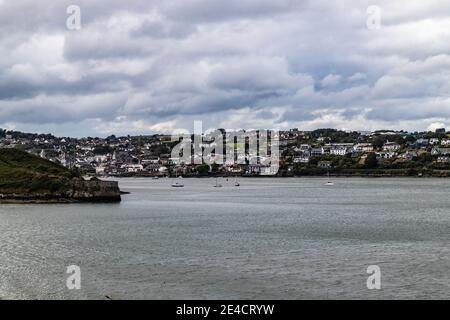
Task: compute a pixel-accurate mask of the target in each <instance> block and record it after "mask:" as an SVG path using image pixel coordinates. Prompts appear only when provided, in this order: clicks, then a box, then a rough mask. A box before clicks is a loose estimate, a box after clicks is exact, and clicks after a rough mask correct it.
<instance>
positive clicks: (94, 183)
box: [70, 179, 121, 202]
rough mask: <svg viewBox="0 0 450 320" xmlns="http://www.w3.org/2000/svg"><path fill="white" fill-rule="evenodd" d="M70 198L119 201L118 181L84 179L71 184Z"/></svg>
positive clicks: (90, 200) (91, 200)
mask: <svg viewBox="0 0 450 320" xmlns="http://www.w3.org/2000/svg"><path fill="white" fill-rule="evenodd" d="M71 192H72V194H71V195H70V198H72V199H75V200H78V201H89V202H94V201H95V202H119V201H121V196H120V189H119V183H118V182H115V181H101V180H98V179H95V180H90V181H87V180H84V181H77V182H75V183H74V184H73V189H72V190H71Z"/></svg>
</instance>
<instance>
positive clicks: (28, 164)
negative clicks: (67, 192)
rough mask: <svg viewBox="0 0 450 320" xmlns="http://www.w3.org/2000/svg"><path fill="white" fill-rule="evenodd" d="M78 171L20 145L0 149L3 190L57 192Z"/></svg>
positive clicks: (74, 176)
mask: <svg viewBox="0 0 450 320" xmlns="http://www.w3.org/2000/svg"><path fill="white" fill-rule="evenodd" d="M73 178H81V176H80V175H79V173H77V172H75V171H72V170H68V169H66V168H64V167H63V166H61V165H59V164H57V163H53V162H51V161H48V160H45V159H42V158H40V157H37V156H34V155H31V154H29V153H26V152H24V151H21V150H18V149H0V193H32V192H56V191H58V190H62V189H64V188H65V187H66V186H67V185H68V182H69V181H70V180H71V179H73Z"/></svg>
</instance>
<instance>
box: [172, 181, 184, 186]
mask: <svg viewBox="0 0 450 320" xmlns="http://www.w3.org/2000/svg"><path fill="white" fill-rule="evenodd" d="M172 188H184V184H183V183H181V182H178V181H177V182H175V183H172Z"/></svg>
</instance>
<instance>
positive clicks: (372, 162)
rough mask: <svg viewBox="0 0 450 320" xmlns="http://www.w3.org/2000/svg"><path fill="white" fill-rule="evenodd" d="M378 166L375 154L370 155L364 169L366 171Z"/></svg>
mask: <svg viewBox="0 0 450 320" xmlns="http://www.w3.org/2000/svg"><path fill="white" fill-rule="evenodd" d="M377 166H378V159H377V156H376V154H375V153H369V154H368V155H367V158H366V162H365V164H364V167H365V168H366V169H374V168H376V167H377Z"/></svg>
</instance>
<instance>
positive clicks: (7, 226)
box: [0, 178, 450, 299]
mask: <svg viewBox="0 0 450 320" xmlns="http://www.w3.org/2000/svg"><path fill="white" fill-rule="evenodd" d="M240 182H241V184H242V186H241V187H240V188H236V187H234V186H233V181H232V180H230V181H229V182H227V181H225V180H222V181H221V183H222V184H223V185H224V188H221V189H219V188H213V185H214V183H215V181H214V180H213V179H185V180H184V183H185V184H186V187H185V188H184V189H175V188H171V187H170V183H171V180H169V179H161V180H157V181H156V180H148V179H123V180H120V186H121V188H122V189H123V190H125V191H130V192H131V194H130V195H126V196H124V197H123V202H122V203H120V204H70V205H0V297H1V298H4V299H59V298H63V299H104V298H105V296H109V297H111V298H113V299H253V298H255V299H345V298H350V299H359V298H362V299H380V298H388V299H415V298H423V299H431V298H438V299H442V298H446V299H449V298H450V274H449V270H450V197H449V193H450V180H445V179H362V178H352V179H347V178H342V179H336V180H335V183H336V185H335V186H334V187H326V186H324V183H325V182H326V180H323V179H314V178H301V179H241V180H240ZM69 265H78V266H80V267H81V278H82V282H81V286H82V288H81V290H74V291H69V290H67V288H66V278H67V277H68V275H67V274H66V268H67V266H69ZM370 265H378V266H379V267H380V268H381V272H382V290H379V291H369V290H368V289H367V287H366V280H367V277H368V276H369V275H368V274H366V270H367V267H368V266H370Z"/></svg>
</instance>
